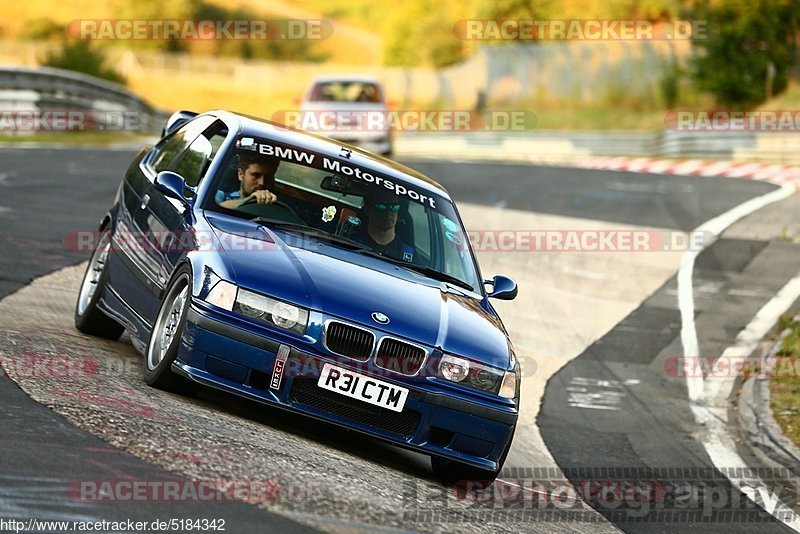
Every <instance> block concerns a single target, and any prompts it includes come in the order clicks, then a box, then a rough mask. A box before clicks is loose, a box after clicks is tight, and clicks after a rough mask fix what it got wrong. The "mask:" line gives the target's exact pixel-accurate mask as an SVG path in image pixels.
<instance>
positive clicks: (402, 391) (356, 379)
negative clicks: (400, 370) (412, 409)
mask: <svg viewBox="0 0 800 534" xmlns="http://www.w3.org/2000/svg"><path fill="white" fill-rule="evenodd" d="M317 385H318V386H319V387H321V388H322V389H327V390H328V391H334V392H336V393H338V394H340V395H344V396H345V397H350V398H351V399H358V400H360V401H363V402H367V403H369V404H373V405H375V406H380V407H381V408H388V409H389V410H392V411H395V412H402V411H403V406H405V404H406V397H408V390H407V389H406V388H401V387H399V386H395V385H394V384H390V383H388V382H384V381H382V380H376V379H375V378H372V377H370V376H365V375H361V374H358V373H354V372H353V371H348V370H347V369H342V368H341V367H336V366H335V365H332V364H330V363H326V364H325V365H323V366H322V373H321V374H320V377H319V380H318V381H317Z"/></svg>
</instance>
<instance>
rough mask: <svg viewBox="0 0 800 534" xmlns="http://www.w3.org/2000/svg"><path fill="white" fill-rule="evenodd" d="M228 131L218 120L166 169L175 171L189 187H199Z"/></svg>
mask: <svg viewBox="0 0 800 534" xmlns="http://www.w3.org/2000/svg"><path fill="white" fill-rule="evenodd" d="M227 133H228V131H227V129H226V128H225V125H224V124H223V123H222V122H216V123H214V124H213V125H212V126H211V127H209V128H207V129H206V131H205V132H203V134H202V135H200V136H198V137H197V138H196V139H195V140H194V141H192V143H191V144H190V145H189V146H188V147H187V148H186V150H184V152H183V154H181V155H179V156H178V157H177V158H176V159H175V160H173V163H171V164H170V165H168V166H167V169H166V170H169V171H174V172H176V173H178V174H180V175H181V176H183V179H184V180H185V181H186V185H187V186H189V187H197V184H199V183H200V179H201V178H202V177H203V175H204V174H205V173H206V170H207V169H208V166H209V165H210V164H211V161H212V160H213V159H214V156H216V154H217V151H219V148H220V146H221V145H222V142H223V141H224V140H225V136H226V135H227Z"/></svg>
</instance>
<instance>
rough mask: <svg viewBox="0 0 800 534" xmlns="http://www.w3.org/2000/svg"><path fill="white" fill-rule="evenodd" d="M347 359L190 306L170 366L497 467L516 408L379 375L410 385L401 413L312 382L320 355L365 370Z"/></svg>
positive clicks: (385, 436) (407, 443) (393, 439)
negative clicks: (280, 360)
mask: <svg viewBox="0 0 800 534" xmlns="http://www.w3.org/2000/svg"><path fill="white" fill-rule="evenodd" d="M281 345H285V346H286V348H284V352H285V351H286V350H287V349H288V358H287V359H286V363H285V365H284V372H283V375H282V378H281V382H280V385H279V386H278V387H277V388H275V385H276V384H274V383H273V378H274V376H273V372H274V367H275V361H276V358H277V354H278V352H279V348H280V347H281ZM299 347H302V348H299ZM348 360H349V359H347V358H341V359H332V358H331V357H330V356H329V355H322V354H315V353H313V351H311V350H309V347H303V346H302V342H300V340H298V339H296V338H294V339H292V338H291V337H290V336H288V335H287V336H281V335H280V334H276V333H273V332H271V331H267V329H266V328H263V329H262V328H259V327H258V326H255V325H249V324H246V323H242V324H233V322H232V321H231V320H229V318H228V317H223V316H221V315H220V314H218V313H216V312H214V311H211V310H207V309H202V308H200V307H198V306H195V305H193V306H192V307H191V308H190V311H189V314H188V320H187V323H186V329H185V331H184V335H183V337H182V343H181V348H180V350H179V352H178V358H177V360H176V362H175V363H174V364H173V370H174V371H175V372H176V373H178V374H180V375H183V376H184V377H186V378H189V379H191V380H194V381H196V382H199V383H201V384H204V385H207V386H210V387H214V388H217V389H222V390H225V391H228V392H230V393H234V394H236V395H240V396H243V397H246V398H249V399H252V400H256V401H259V402H264V403H266V404H270V405H273V406H278V407H281V408H284V409H289V410H292V411H294V412H299V413H303V414H305V415H308V416H311V417H314V418H316V419H321V420H325V421H328V422H331V423H334V424H336V425H339V426H344V427H347V428H350V429H353V430H357V431H360V432H363V433H365V434H368V435H370V436H373V437H376V438H379V439H381V440H385V441H388V442H390V443H393V444H395V445H399V446H401V447H405V448H408V449H412V450H415V451H418V452H422V453H425V454H429V455H437V456H441V457H444V458H448V459H452V460H457V461H459V462H463V463H465V464H469V465H472V466H474V467H479V468H481V469H486V470H492V471H493V470H495V469H497V467H498V465H497V463H498V461H499V459H500V457H501V456H502V454H503V452H504V451H505V449H506V447H507V446H509V444H510V441H511V439H512V437H513V432H514V426H515V425H516V422H517V417H518V414H517V411H516V409H514V408H512V407H510V406H497V407H495V406H490V405H487V404H486V403H481V402H476V401H474V400H472V399H469V398H462V397H460V396H458V395H454V394H453V393H451V392H446V393H445V392H442V391H437V388H436V386H435V384H434V385H428V384H426V383H425V381H419V380H417V381H413V382H412V381H405V380H403V379H402V378H400V379H398V378H397V377H394V378H392V377H387V376H380V377H377V378H379V379H380V380H383V381H387V382H393V383H395V384H397V385H398V386H401V387H404V388H407V389H409V394H408V399H407V401H406V404H405V407H404V408H403V412H401V413H396V412H392V411H390V410H387V409H385V408H379V407H374V406H371V405H368V404H367V403H363V402H361V401H358V400H354V399H350V398H349V397H345V396H343V395H339V394H337V393H333V392H328V391H326V390H323V389H322V388H319V387H317V386H316V381H317V377H318V376H319V375H318V372H319V370H320V369H321V368H322V364H323V363H325V362H331V363H334V364H336V365H337V366H340V367H349V368H352V369H353V370H354V371H356V372H359V373H363V372H364V371H363V368H362V369H359V368H358V367H354V366H352V365H350V363H357V362H351V361H348ZM315 373H317V374H316V376H315Z"/></svg>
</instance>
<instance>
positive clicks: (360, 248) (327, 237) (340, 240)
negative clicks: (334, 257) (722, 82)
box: [251, 217, 475, 291]
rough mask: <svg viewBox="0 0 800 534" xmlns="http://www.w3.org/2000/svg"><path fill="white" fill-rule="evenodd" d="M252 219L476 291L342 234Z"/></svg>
mask: <svg viewBox="0 0 800 534" xmlns="http://www.w3.org/2000/svg"><path fill="white" fill-rule="evenodd" d="M251 220H252V221H253V222H254V223H256V224H263V225H272V226H277V227H278V228H282V229H285V230H289V231H296V232H298V233H301V234H306V235H311V236H314V237H316V238H318V239H321V240H324V241H329V242H331V243H336V244H337V245H342V246H345V247H347V248H350V249H353V250H355V251H357V252H358V253H359V254H365V255H367V256H373V257H375V258H380V259H382V260H386V261H388V262H391V263H394V264H395V265H399V266H401V267H405V268H406V269H409V270H412V271H415V272H418V273H421V274H424V275H426V276H428V277H430V278H433V279H435V280H439V281H440V282H447V283H448V284H452V285H454V286H458V287H461V288H463V289H468V290H470V291H475V288H474V287H472V286H471V285H469V284H468V283H467V282H465V281H463V280H461V279H460V278H456V277H455V276H451V275H449V274H446V273H443V272H441V271H437V270H436V269H432V268H430V267H423V266H422V265H416V264H414V263H411V262H407V261H404V260H398V259H397V258H392V257H391V256H384V255H383V254H381V253H380V252H376V251H374V250H372V249H371V248H369V247H368V246H366V245H364V244H363V243H359V242H358V241H353V240H352V239H349V238H347V237H343V236H340V235H336V234H329V233H328V232H326V231H324V230H319V229H318V228H314V227H313V226H307V225H304V224H298V223H292V222H286V221H281V220H279V219H270V218H268V217H256V218H254V219H251Z"/></svg>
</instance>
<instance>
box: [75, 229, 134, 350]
mask: <svg viewBox="0 0 800 534" xmlns="http://www.w3.org/2000/svg"><path fill="white" fill-rule="evenodd" d="M110 250H111V233H109V232H101V233H100V234H99V239H98V241H97V247H95V249H94V252H92V257H91V258H89V265H87V266H86V272H85V273H84V274H83V281H82V282H81V289H80V292H79V293H78V301H77V302H76V303H75V328H77V329H78V330H80V331H81V332H83V333H84V334H89V335H92V336H97V337H102V338H105V339H119V336H121V335H122V332H124V331H125V328H124V327H123V326H122V325H121V324H119V323H118V322H116V321H115V320H114V319H112V318H111V317H109V316H108V315H106V314H105V313H103V312H102V311H100V309H99V308H98V307H97V302H98V301H99V300H100V296H101V295H102V294H103V290H104V289H105V287H106V282H107V281H108V272H107V271H106V261H107V259H108V254H109V252H110Z"/></svg>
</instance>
